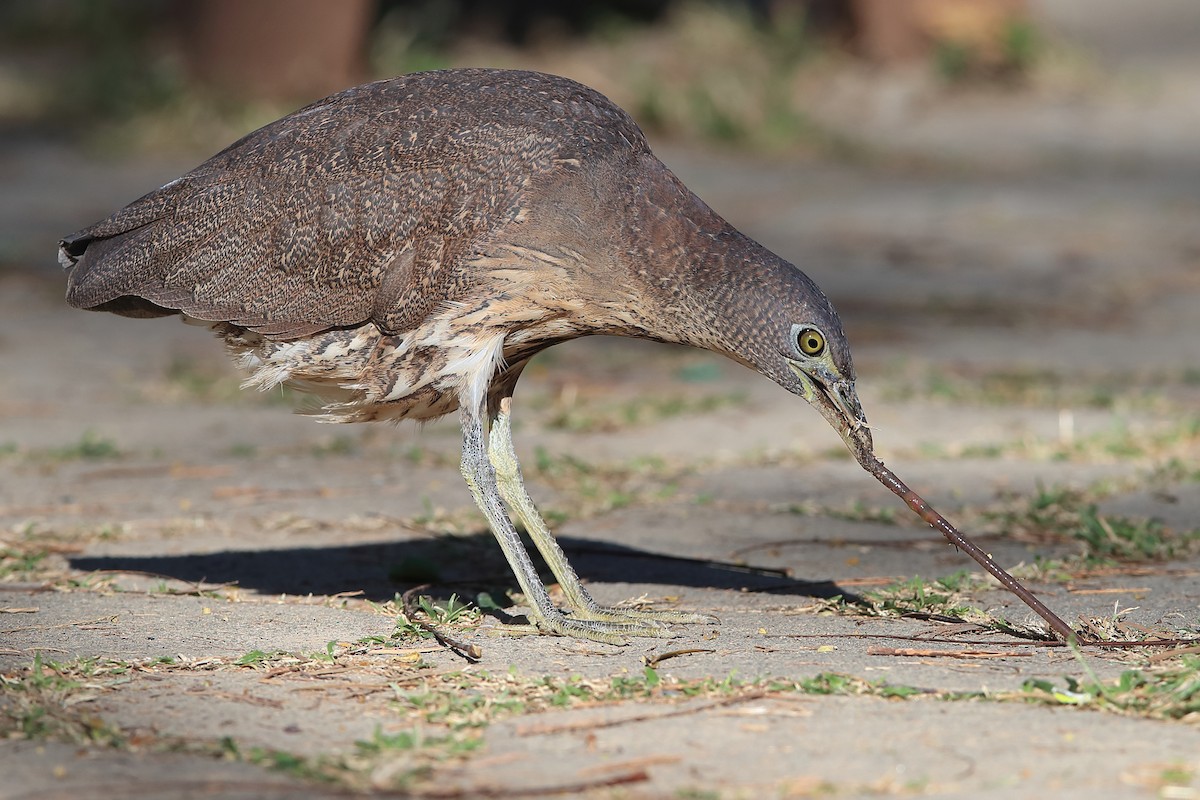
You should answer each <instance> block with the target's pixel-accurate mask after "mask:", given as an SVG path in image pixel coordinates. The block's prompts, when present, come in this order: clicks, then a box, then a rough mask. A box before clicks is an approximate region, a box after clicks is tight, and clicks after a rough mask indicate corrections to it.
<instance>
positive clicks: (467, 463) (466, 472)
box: [462, 404, 648, 644]
mask: <svg viewBox="0 0 1200 800" xmlns="http://www.w3.org/2000/svg"><path fill="white" fill-rule="evenodd" d="M484 417H485V414H484V409H483V408H482V407H481V408H470V407H469V406H468V405H467V404H463V407H462V427H463V459H462V474H463V478H465V479H466V481H467V485H468V486H469V487H470V488H471V494H472V495H473V496H474V497H475V502H476V504H478V506H479V509H480V510H481V511H482V512H483V515H484V516H485V517H487V521H488V525H489V527H490V528H491V529H492V533H493V534H494V535H495V536H496V541H498V542H499V543H500V548H501V549H502V550H503V551H504V557H505V558H506V559H507V560H508V564H509V566H510V567H512V571H513V574H514V575H515V576H516V578H517V583H518V584H519V585H520V587H521V591H522V592H523V593H524V594H525V597H526V598H527V600H528V602H529V603H530V606H531V608H530V611H529V616H530V621H532V622H533V623H534V624H535V625H537V626H538V627H540V628H543V629H546V630H549V631H552V632H554V633H559V634H562V635H564V636H574V637H577V638H582V639H593V640H595V641H598V642H606V643H608V644H626V643H627V640H626V638H625V637H627V636H637V635H643V636H644V635H646V634H647V631H648V629H647V627H646V626H645V625H642V624H639V623H636V622H630V621H626V622H623V623H622V622H611V621H604V620H593V619H579V618H577V617H574V616H571V617H568V616H567V615H565V614H563V613H562V612H561V611H559V610H558V609H557V608H555V607H554V603H553V602H551V600H550V594H549V593H548V592H547V591H546V587H545V586H543V585H542V581H541V578H539V577H538V574H537V570H536V569H535V568H534V566H533V561H532V560H530V558H529V553H528V552H526V550H525V546H524V545H523V544H522V543H521V537H520V536H519V535H518V534H517V530H516V528H514V527H513V524H512V521H511V520H510V519H509V518H508V515H507V514H506V513H505V511H504V501H503V500H502V499H501V497H500V490H499V487H498V486H497V484H496V470H495V469H494V468H493V466H492V464H491V462H490V461H489V460H488V455H487V449H486V447H485V445H484V431H483V420H484Z"/></svg>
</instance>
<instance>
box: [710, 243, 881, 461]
mask: <svg viewBox="0 0 1200 800" xmlns="http://www.w3.org/2000/svg"><path fill="white" fill-rule="evenodd" d="M730 245H731V248H730V249H731V252H732V253H733V254H735V255H736V260H735V259H726V260H725V261H724V266H723V271H722V272H721V275H723V276H724V279H723V280H712V281H710V282H709V285H711V286H713V287H715V288H714V293H713V295H712V296H710V297H709V298H707V301H706V302H707V305H708V307H709V308H717V309H719V310H718V311H717V312H716V313H715V315H714V317H713V318H712V328H711V329H710V330H715V331H718V332H719V333H718V334H717V336H716V339H717V346H716V347H712V346H711V345H710V347H711V349H715V350H718V351H719V352H724V353H725V354H726V355H729V356H730V357H732V358H734V359H736V360H739V361H741V362H742V363H744V364H746V365H747V366H749V367H751V368H753V369H755V370H757V371H758V372H760V373H762V374H764V375H766V376H767V377H769V378H771V379H772V380H774V381H775V382H776V383H778V384H779V385H780V386H782V387H783V388H785V389H787V390H788V391H789V392H791V393H792V394H795V395H799V396H800V397H803V398H804V399H805V400H807V401H808V403H809V404H810V405H812V406H813V407H814V408H816V410H817V411H818V412H820V414H821V416H823V417H824V418H825V420H826V421H827V422H828V423H829V424H830V425H831V426H832V427H833V429H834V430H836V431H837V432H838V435H840V436H841V437H842V440H843V441H844V442H845V443H846V446H847V447H848V448H850V452H851V453H853V454H854V457H855V458H856V459H857V460H858V462H859V463H860V464H868V463H870V459H871V458H872V457H873V452H874V451H873V443H872V440H871V430H870V428H869V427H868V425H867V418H866V415H865V414H864V413H863V409H862V405H861V403H859V400H858V394H857V392H855V390H854V379H855V374H854V362H853V361H852V359H851V357H850V345H849V343H848V342H847V341H846V334H845V333H844V332H843V330H842V322H841V319H840V317H839V316H838V314H837V311H835V310H834V308H833V305H832V304H831V303H830V302H829V299H828V298H827V297H826V296H825V294H824V292H822V291H821V289H820V287H818V286H817V285H816V283H814V282H813V281H812V279H811V278H809V277H808V276H807V275H806V274H804V272H802V271H801V270H800V269H799V268H797V267H796V266H795V265H793V264H791V263H789V262H787V261H786V260H784V259H782V258H779V257H778V256H776V255H775V254H773V253H771V252H770V251H768V250H766V249H765V248H762V247H761V245H758V244H757V243H755V242H753V241H752V240H749V239H746V238H745V237H740V242H739V241H737V239H734V240H733V241H731V243H730ZM731 261H732V262H733V264H736V265H737V266H735V267H734V268H732V269H731V268H730V263H731Z"/></svg>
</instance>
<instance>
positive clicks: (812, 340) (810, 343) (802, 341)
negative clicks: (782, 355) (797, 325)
mask: <svg viewBox="0 0 1200 800" xmlns="http://www.w3.org/2000/svg"><path fill="white" fill-rule="evenodd" d="M796 346H797V347H799V348H800V352H801V353H804V355H806V356H819V355H821V353H823V352H825V337H824V336H822V335H821V332H820V331H819V330H816V329H815V328H802V329H801V330H800V332H799V333H797V334H796Z"/></svg>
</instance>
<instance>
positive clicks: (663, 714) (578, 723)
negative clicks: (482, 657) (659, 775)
mask: <svg viewBox="0 0 1200 800" xmlns="http://www.w3.org/2000/svg"><path fill="white" fill-rule="evenodd" d="M769 694H770V692H765V691H753V692H748V693H746V694H739V695H736V696H734V697H722V698H721V699H719V700H712V701H710V702H707V703H697V704H696V705H693V706H688V707H687V708H676V709H672V710H671V711H660V712H654V711H651V712H647V713H644V714H634V715H632V716H628V717H621V718H620V719H608V720H595V719H583V720H574V721H572V722H564V723H562V724H559V725H549V724H546V723H542V724H534V725H527V726H518V727H517V735H518V736H545V735H547V734H559V733H573V732H575V731H592V730H597V729H599V728H615V727H617V726H618V725H629V724H631V723H634V722H652V721H654V720H660V719H669V718H671V717H686V716H687V715H689V714H699V713H701V712H704V711H711V710H712V709H714V708H722V707H724V706H732V705H736V704H738V703H745V702H747V701H749V700H761V699H762V698H764V697H767V696H768V695H769Z"/></svg>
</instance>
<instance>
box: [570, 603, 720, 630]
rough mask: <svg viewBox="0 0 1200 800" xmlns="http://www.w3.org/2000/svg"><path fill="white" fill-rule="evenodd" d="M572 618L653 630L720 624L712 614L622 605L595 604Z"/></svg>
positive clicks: (574, 614)
mask: <svg viewBox="0 0 1200 800" xmlns="http://www.w3.org/2000/svg"><path fill="white" fill-rule="evenodd" d="M571 613H572V616H575V617H578V618H580V619H589V620H599V621H605V622H626V623H628V622H634V623H638V624H640V625H643V626H647V627H651V628H664V627H665V626H667V625H672V624H677V625H705V624H711V623H716V622H720V620H719V619H717V618H716V617H714V616H712V615H711V614H699V613H695V612H692V611H667V610H660V609H654V608H631V607H627V606H622V605H616V606H602V605H599V604H596V603H593V604H591V605H589V606H586V607H584V608H581V609H578V610H575V611H572V612H571Z"/></svg>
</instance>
